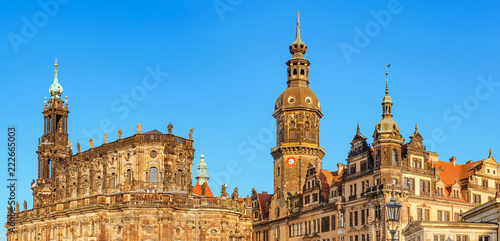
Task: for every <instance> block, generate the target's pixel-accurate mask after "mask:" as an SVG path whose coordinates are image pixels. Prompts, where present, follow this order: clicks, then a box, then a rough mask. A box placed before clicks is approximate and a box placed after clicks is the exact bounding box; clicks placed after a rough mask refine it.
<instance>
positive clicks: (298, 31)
mask: <svg viewBox="0 0 500 241" xmlns="http://www.w3.org/2000/svg"><path fill="white" fill-rule="evenodd" d="M295 39H296V40H298V41H300V14H299V12H297V31H296V37H295Z"/></svg>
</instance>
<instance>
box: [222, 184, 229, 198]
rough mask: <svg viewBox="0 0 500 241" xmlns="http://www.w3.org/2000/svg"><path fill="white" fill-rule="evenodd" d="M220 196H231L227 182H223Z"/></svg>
mask: <svg viewBox="0 0 500 241" xmlns="http://www.w3.org/2000/svg"><path fill="white" fill-rule="evenodd" d="M220 196H221V197H229V193H227V186H226V184H222V188H221V190H220Z"/></svg>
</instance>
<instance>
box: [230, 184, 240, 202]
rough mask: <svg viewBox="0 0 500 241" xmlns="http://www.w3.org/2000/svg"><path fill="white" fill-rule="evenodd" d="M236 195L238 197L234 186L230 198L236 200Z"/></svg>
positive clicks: (236, 188)
mask: <svg viewBox="0 0 500 241" xmlns="http://www.w3.org/2000/svg"><path fill="white" fill-rule="evenodd" d="M238 197H239V194H238V187H235V188H234V191H233V194H231V199H233V200H235V201H238Z"/></svg>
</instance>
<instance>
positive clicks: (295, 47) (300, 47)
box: [290, 12, 307, 58]
mask: <svg viewBox="0 0 500 241" xmlns="http://www.w3.org/2000/svg"><path fill="white" fill-rule="evenodd" d="M306 52H307V45H306V44H305V43H304V42H302V40H301V39H300V14H299V12H297V26H296V32H295V41H293V43H292V44H291V45H290V53H291V54H293V55H294V57H295V58H304V56H303V55H304V54H305V53H306ZM297 53H302V55H298V56H296V55H295V54H297Z"/></svg>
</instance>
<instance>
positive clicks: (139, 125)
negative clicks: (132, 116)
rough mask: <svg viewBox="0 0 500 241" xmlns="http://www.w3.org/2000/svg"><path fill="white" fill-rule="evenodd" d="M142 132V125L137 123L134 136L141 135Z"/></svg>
mask: <svg viewBox="0 0 500 241" xmlns="http://www.w3.org/2000/svg"><path fill="white" fill-rule="evenodd" d="M141 132H142V125H141V123H139V122H137V133H136V134H141Z"/></svg>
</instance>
